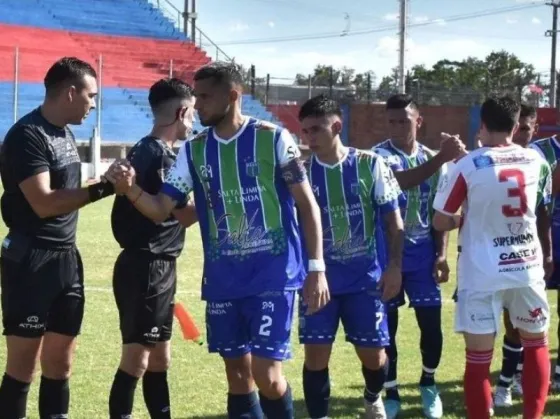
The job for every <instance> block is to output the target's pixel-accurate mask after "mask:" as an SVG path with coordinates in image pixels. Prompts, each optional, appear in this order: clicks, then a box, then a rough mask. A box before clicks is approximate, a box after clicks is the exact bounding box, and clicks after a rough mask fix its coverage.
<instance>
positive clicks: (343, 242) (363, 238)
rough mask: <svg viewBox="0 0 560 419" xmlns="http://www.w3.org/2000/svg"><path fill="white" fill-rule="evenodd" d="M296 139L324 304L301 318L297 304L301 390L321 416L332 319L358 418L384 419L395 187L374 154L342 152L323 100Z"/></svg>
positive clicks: (396, 251)
mask: <svg viewBox="0 0 560 419" xmlns="http://www.w3.org/2000/svg"><path fill="white" fill-rule="evenodd" d="M299 120H300V122H301V126H302V135H303V136H304V137H305V139H306V142H307V143H308V144H309V147H310V149H311V151H312V152H313V155H312V156H311V159H310V161H309V164H308V178H309V182H310V184H311V187H312V189H313V192H314V194H315V198H316V199H317V202H318V203H319V207H320V208H321V216H322V225H323V248H324V252H325V260H326V264H327V280H328V283H329V290H330V293H331V301H330V302H329V303H328V304H327V305H326V307H324V308H323V309H322V310H321V311H319V312H317V313H315V314H310V315H308V314H306V309H307V307H306V306H305V304H304V302H303V301H302V302H301V304H300V329H299V338H300V342H301V343H303V344H304V345H305V364H304V367H303V389H304V395H305V403H306V406H307V411H308V413H309V416H310V417H311V418H312V419H319V418H325V417H327V415H328V408H329V397H330V377H329V368H328V366H329V359H330V354H331V351H332V345H333V343H334V340H335V336H336V332H337V329H338V325H339V322H340V321H341V322H342V324H343V326H344V330H345V332H346V340H347V341H348V342H351V343H352V344H353V345H354V347H355V349H356V353H357V355H358V358H359V359H360V362H361V363H362V374H363V377H364V381H365V390H364V405H365V410H366V418H368V419H376V418H386V416H385V408H384V406H383V402H382V400H381V397H380V393H381V391H382V390H383V383H384V381H385V377H386V368H385V364H386V356H385V349H384V347H385V346H387V345H388V341H389V334H388V330H387V317H386V314H385V304H384V301H386V300H388V299H390V298H392V297H394V296H395V295H397V293H398V291H399V290H400V282H401V272H400V270H401V258H402V245H403V226H402V218H401V215H400V211H399V204H398V198H399V195H400V188H399V186H398V183H397V182H396V180H395V178H394V176H393V174H392V172H391V170H390V169H389V168H388V167H387V166H386V164H385V163H384V162H383V159H382V158H380V157H379V156H377V155H375V154H373V153H371V152H368V151H362V150H356V149H354V148H348V147H345V146H344V145H343V144H342V141H341V139H340V132H341V130H342V123H343V122H342V112H341V109H340V106H339V105H338V104H337V103H336V102H335V101H334V100H331V99H329V98H327V97H325V96H322V95H321V96H317V97H314V98H312V99H310V100H308V101H307V102H306V103H305V104H304V105H303V106H302V107H301V109H300V112H299ZM378 211H379V212H380V214H381V215H382V216H383V219H384V222H385V226H386V228H385V231H386V232H387V243H388V247H389V256H390V257H389V262H388V266H387V269H386V270H385V272H384V274H383V276H381V269H380V266H379V262H378V260H377V257H376V240H375V227H376V224H377V214H378Z"/></svg>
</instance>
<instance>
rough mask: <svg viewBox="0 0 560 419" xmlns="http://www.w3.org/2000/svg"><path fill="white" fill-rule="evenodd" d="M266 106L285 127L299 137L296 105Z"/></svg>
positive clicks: (297, 108) (297, 107) (299, 129)
mask: <svg viewBox="0 0 560 419" xmlns="http://www.w3.org/2000/svg"><path fill="white" fill-rule="evenodd" d="M267 108H268V110H270V111H271V112H272V113H273V114H274V115H276V116H277V117H278V119H280V121H282V124H283V125H284V127H286V129H288V130H289V131H290V132H291V133H292V134H294V135H296V136H297V137H300V135H301V132H300V131H301V126H300V123H299V118H298V113H299V106H298V105H268V106H267Z"/></svg>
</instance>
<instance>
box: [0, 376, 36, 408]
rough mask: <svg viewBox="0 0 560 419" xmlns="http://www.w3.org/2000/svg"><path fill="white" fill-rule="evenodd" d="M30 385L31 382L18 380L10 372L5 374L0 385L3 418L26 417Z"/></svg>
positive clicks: (0, 405)
mask: <svg viewBox="0 0 560 419" xmlns="http://www.w3.org/2000/svg"><path fill="white" fill-rule="evenodd" d="M29 387H30V384H29V383H24V382H22V381H18V380H16V379H15V378H12V377H10V376H9V375H8V374H4V377H3V378H2V385H0V412H2V417H3V418H6V419H20V418H25V416H26V414H27V394H28V393H29Z"/></svg>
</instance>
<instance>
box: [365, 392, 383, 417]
mask: <svg viewBox="0 0 560 419" xmlns="http://www.w3.org/2000/svg"><path fill="white" fill-rule="evenodd" d="M364 407H365V409H366V419H387V414H386V413H385V406H384V405H383V400H382V399H381V397H378V398H377V400H376V401H375V402H373V403H371V402H368V401H367V400H364Z"/></svg>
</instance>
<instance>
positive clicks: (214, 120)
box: [199, 105, 230, 127]
mask: <svg viewBox="0 0 560 419" xmlns="http://www.w3.org/2000/svg"><path fill="white" fill-rule="evenodd" d="M229 109H230V107H229V105H228V106H227V107H226V108H225V109H224V111H223V112H222V113H220V114H216V115H212V116H211V117H208V118H206V119H202V118H201V117H200V115H199V119H200V124H201V125H202V126H203V127H215V126H216V125H219V124H220V123H221V122H222V121H223V120H224V119H225V118H226V116H227V114H228V112H229Z"/></svg>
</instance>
